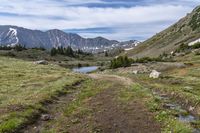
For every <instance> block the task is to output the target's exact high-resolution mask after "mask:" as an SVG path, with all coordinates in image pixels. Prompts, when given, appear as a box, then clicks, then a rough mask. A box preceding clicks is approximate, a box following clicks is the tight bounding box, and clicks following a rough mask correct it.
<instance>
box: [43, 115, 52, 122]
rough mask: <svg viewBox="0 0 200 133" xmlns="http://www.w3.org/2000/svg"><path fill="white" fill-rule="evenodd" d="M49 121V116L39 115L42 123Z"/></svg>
mask: <svg viewBox="0 0 200 133" xmlns="http://www.w3.org/2000/svg"><path fill="white" fill-rule="evenodd" d="M50 119H51V116H50V115H49V114H42V115H41V120H43V121H48V120H50Z"/></svg>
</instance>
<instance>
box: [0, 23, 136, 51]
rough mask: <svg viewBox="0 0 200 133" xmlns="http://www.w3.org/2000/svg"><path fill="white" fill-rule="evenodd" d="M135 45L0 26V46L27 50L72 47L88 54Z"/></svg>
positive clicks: (100, 38) (50, 31)
mask: <svg viewBox="0 0 200 133" xmlns="http://www.w3.org/2000/svg"><path fill="white" fill-rule="evenodd" d="M130 42H133V43H131V44H130V43H121V42H118V41H116V40H108V39H106V38H103V37H96V38H83V37H81V36H79V35H78V34H73V33H65V32H63V31H61V30H57V29H53V30H48V31H46V32H43V31H39V30H30V29H25V28H22V27H17V26H0V45H11V46H13V45H17V44H20V45H24V46H26V47H27V48H32V47H44V48H46V49H51V48H52V47H58V46H63V47H67V46H71V47H72V48H73V49H82V50H84V51H87V52H101V51H104V50H110V49H113V48H118V47H122V48H127V47H128V48H130V47H133V46H135V43H136V42H137V41H130Z"/></svg>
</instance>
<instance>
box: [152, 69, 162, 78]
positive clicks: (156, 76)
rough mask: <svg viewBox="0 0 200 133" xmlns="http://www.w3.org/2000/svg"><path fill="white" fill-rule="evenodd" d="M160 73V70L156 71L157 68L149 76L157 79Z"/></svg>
mask: <svg viewBox="0 0 200 133" xmlns="http://www.w3.org/2000/svg"><path fill="white" fill-rule="evenodd" d="M160 74H161V73H160V72H158V71H156V70H153V71H152V72H151V73H150V75H149V77H150V78H154V79H157V78H159V77H160Z"/></svg>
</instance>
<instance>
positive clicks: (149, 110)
mask: <svg viewBox="0 0 200 133" xmlns="http://www.w3.org/2000/svg"><path fill="white" fill-rule="evenodd" d="M0 63H1V64H2V65H1V66H0V69H1V72H0V78H1V83H0V91H1V94H0V111H1V114H0V132H2V133H4V132H22V133H37V132H38V133H59V132H60V133H61V132H63V133H64V132H68V133H75V132H78V133H87V132H88V133H90V132H92V133H97V132H102V133H118V132H119V133H147V132H148V133H160V132H164V133H168V132H174V133H192V132H195V133H198V132H199V118H198V114H199V112H198V111H199V105H198V103H199V98H198V97H199V95H198V94H199V90H198V88H199V79H198V78H197V77H198V72H199V69H198V67H199V65H198V63H196V64H195V65H190V66H187V67H181V68H175V69H172V68H171V67H172V66H173V65H171V64H170V65H169V66H170V71H168V69H166V70H165V71H163V76H162V77H161V78H159V79H150V78H149V77H148V74H145V73H144V74H133V73H132V72H133V70H132V69H133V68H134V66H133V67H131V68H126V69H125V68H120V69H116V70H109V71H104V72H99V73H94V74H85V75H84V74H76V73H73V72H70V71H69V70H67V69H64V68H62V67H59V66H57V65H53V64H49V65H36V64H34V63H32V62H28V61H22V60H17V59H12V58H7V57H0ZM187 64H189V63H187ZM153 65H155V64H153ZM157 65H158V64H156V66H157ZM175 65H178V66H181V65H180V64H177V63H175ZM164 66H166V64H165V63H164ZM151 67H152V66H150V67H149V68H151ZM140 68H143V67H140ZM158 68H162V66H159V67H158ZM163 69H165V68H163ZM183 75H184V77H182V76H183ZM192 81H196V82H192ZM184 87H185V88H184ZM186 102H187V103H186Z"/></svg>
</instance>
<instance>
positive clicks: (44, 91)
mask: <svg viewBox="0 0 200 133" xmlns="http://www.w3.org/2000/svg"><path fill="white" fill-rule="evenodd" d="M82 79H83V77H82V76H80V75H77V74H73V73H71V72H70V71H69V70H67V69H64V68H61V67H59V66H56V65H51V64H49V65H45V66H44V65H36V64H34V63H33V62H26V61H22V60H18V59H13V58H7V57H0V81H1V82H0V112H1V114H0V132H14V131H15V129H18V128H20V127H21V126H23V124H25V123H29V122H30V120H33V118H34V116H37V114H39V112H41V111H42V109H43V106H44V104H45V103H48V101H51V99H52V98H53V97H54V96H56V95H58V94H59V93H61V92H63V91H65V89H66V87H65V86H72V85H73V84H75V83H76V82H79V81H81V80H82Z"/></svg>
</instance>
